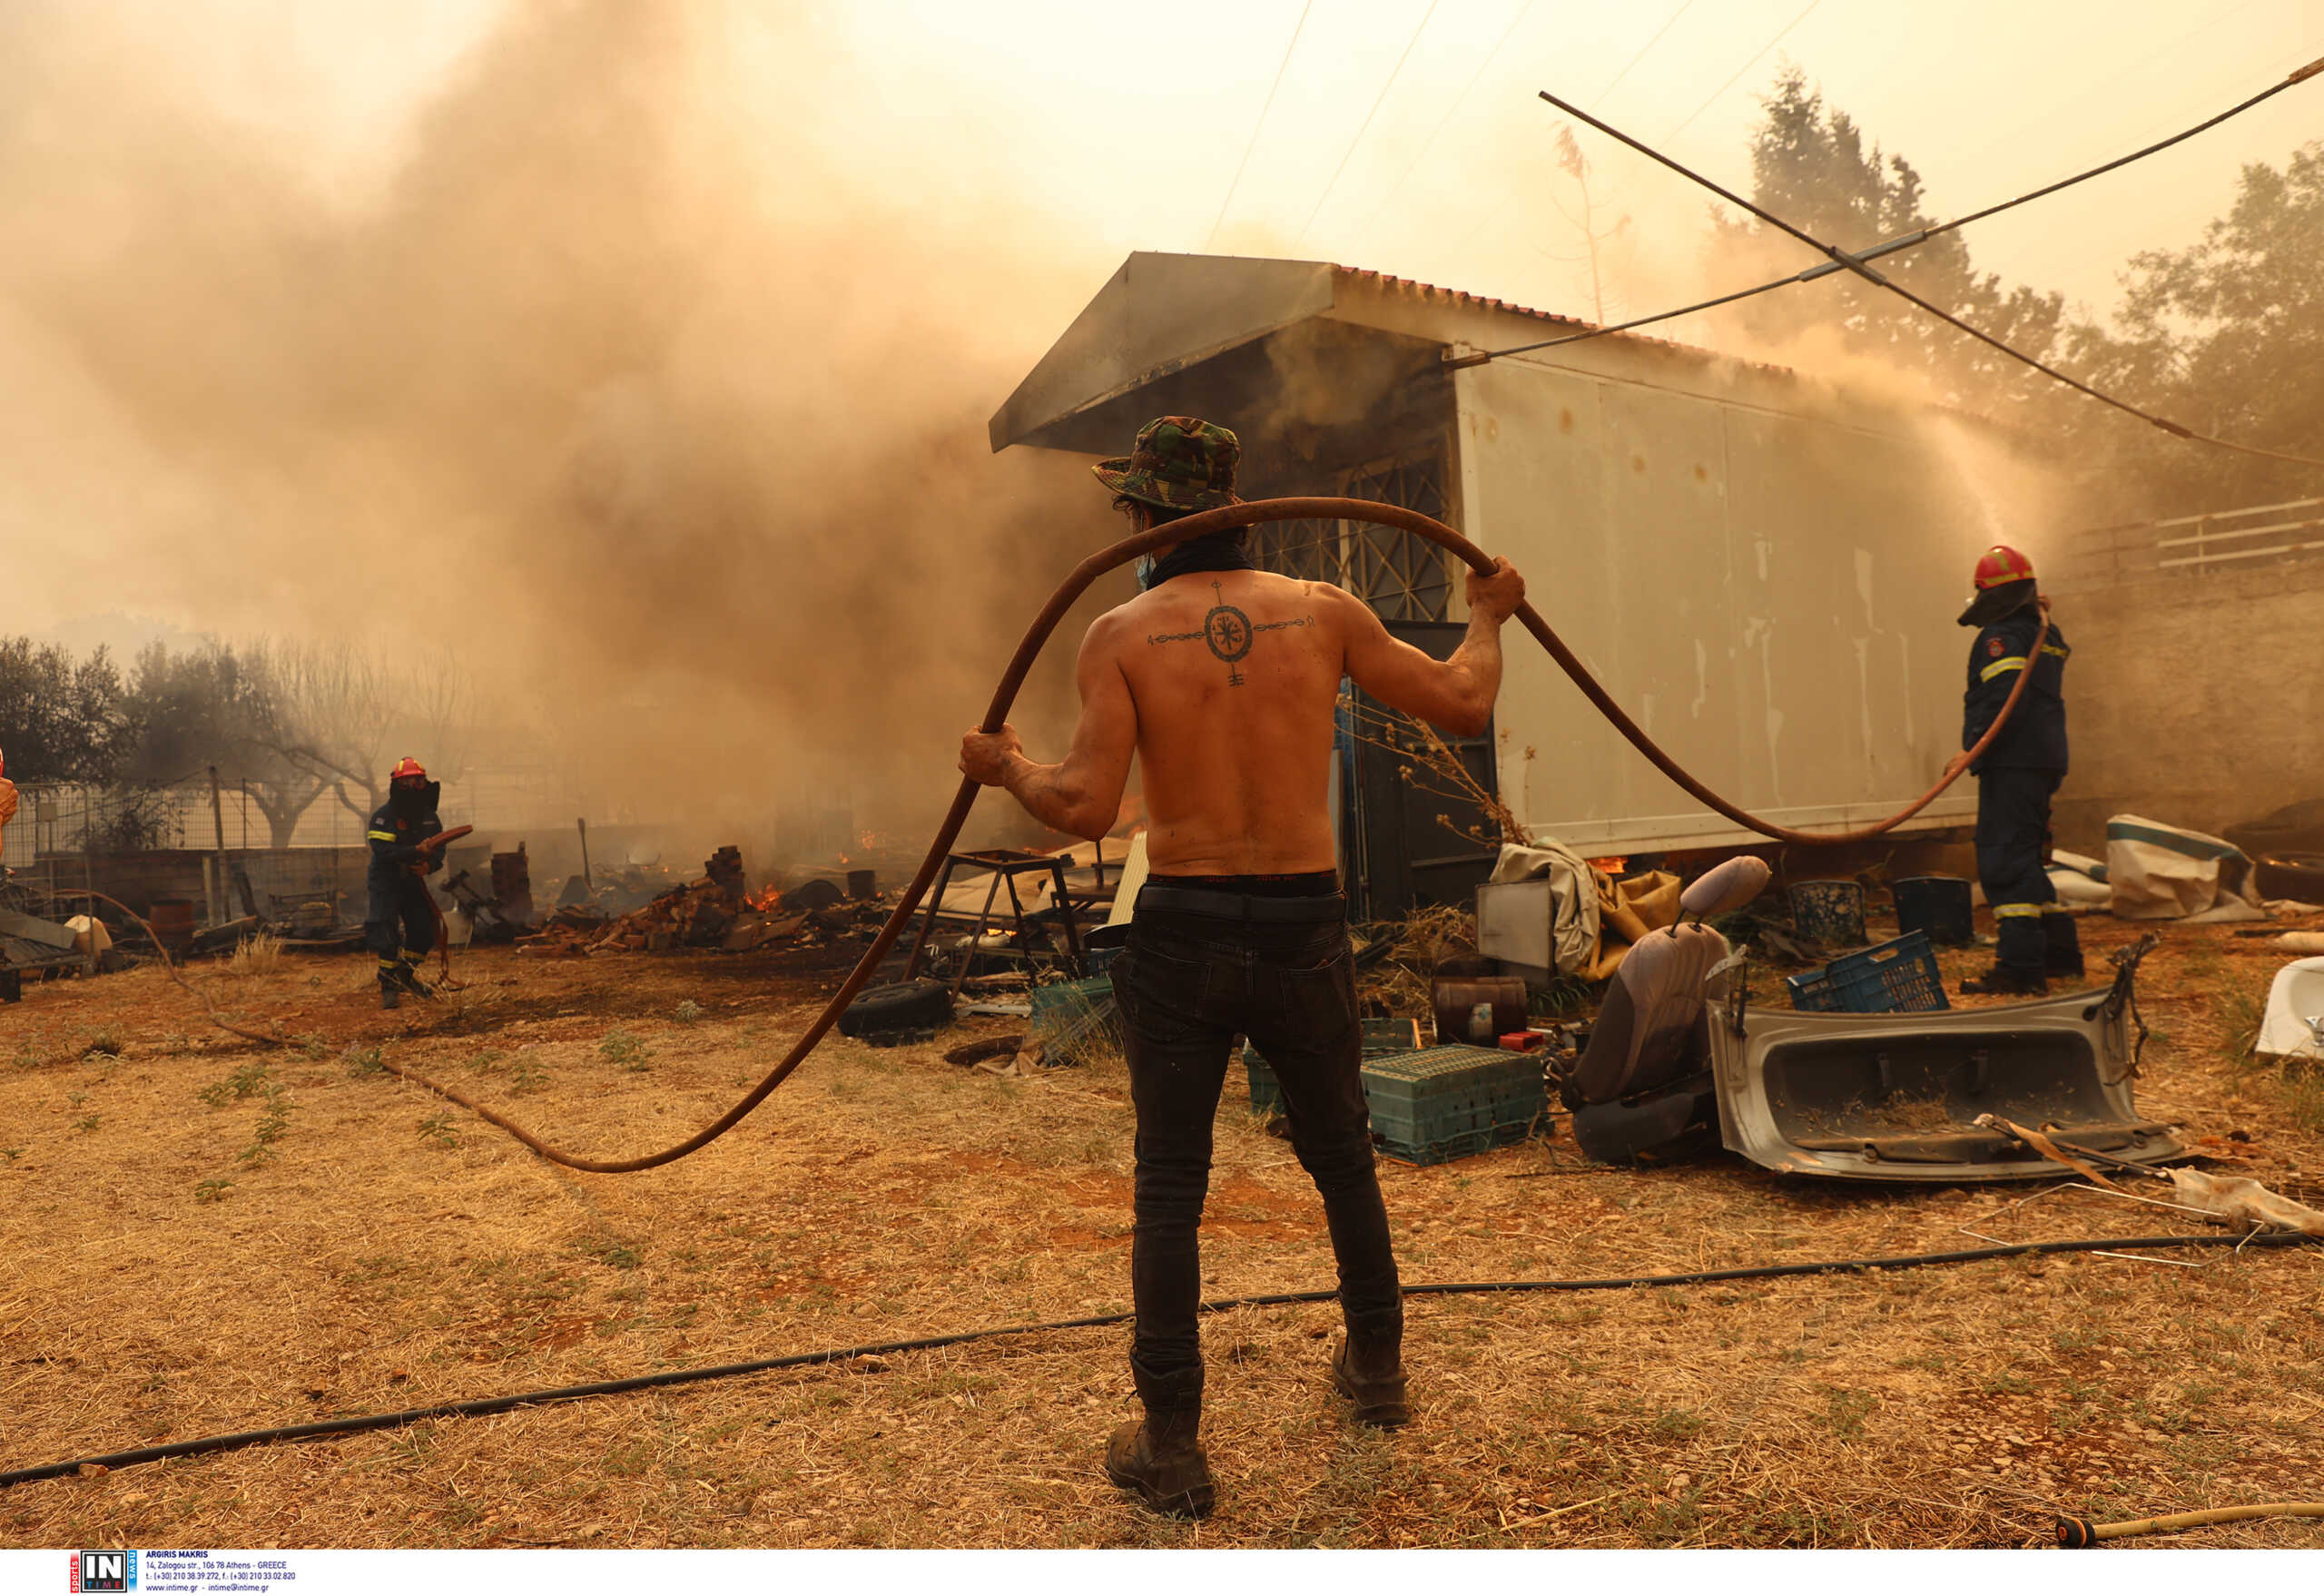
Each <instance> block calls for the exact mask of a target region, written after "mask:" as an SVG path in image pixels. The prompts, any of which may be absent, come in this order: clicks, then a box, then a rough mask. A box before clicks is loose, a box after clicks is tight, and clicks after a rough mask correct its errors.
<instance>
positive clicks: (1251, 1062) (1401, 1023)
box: [1243, 1020, 1420, 1114]
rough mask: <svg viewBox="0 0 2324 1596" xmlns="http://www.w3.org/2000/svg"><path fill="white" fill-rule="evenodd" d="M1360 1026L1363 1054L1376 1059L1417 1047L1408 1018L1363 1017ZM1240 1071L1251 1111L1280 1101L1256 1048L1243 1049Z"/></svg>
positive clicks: (1278, 1088)
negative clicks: (1248, 1087) (1249, 1096)
mask: <svg viewBox="0 0 2324 1596" xmlns="http://www.w3.org/2000/svg"><path fill="white" fill-rule="evenodd" d="M1360 1023H1361V1024H1362V1026H1363V1028H1364V1057H1365V1058H1367V1059H1377V1058H1382V1057H1384V1056H1385V1055H1388V1054H1391V1053H1411V1052H1416V1051H1418V1050H1419V1049H1420V1027H1419V1025H1418V1024H1416V1023H1415V1022H1414V1021H1413V1020H1363V1021H1360ZM1243 1073H1244V1076H1245V1077H1246V1079H1248V1081H1249V1082H1250V1090H1251V1112H1253V1113H1254V1114H1264V1113H1265V1112H1266V1111H1267V1110H1268V1109H1270V1108H1275V1107H1276V1106H1278V1105H1279V1104H1280V1103H1282V1101H1283V1087H1282V1085H1281V1083H1279V1082H1278V1081H1277V1080H1276V1079H1275V1071H1274V1070H1272V1069H1268V1068H1267V1061H1266V1059H1264V1058H1263V1057H1261V1056H1260V1053H1259V1050H1258V1049H1256V1048H1254V1047H1250V1046H1248V1045H1246V1046H1245V1048H1244V1049H1243Z"/></svg>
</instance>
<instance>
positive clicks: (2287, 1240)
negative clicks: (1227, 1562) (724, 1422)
mask: <svg viewBox="0 0 2324 1596" xmlns="http://www.w3.org/2000/svg"><path fill="white" fill-rule="evenodd" d="M2309 1239H2310V1238H2309V1237H2308V1236H2300V1235H2297V1234H2270V1235H2264V1236H2210V1235H2206V1236H2078V1237H2075V1238H2073V1239H2070V1240H2063V1241H2025V1242H2015V1243H2009V1244H2004V1245H2003V1246H1979V1247H1964V1248H1960V1249H1958V1250H1955V1251H1952V1252H1937V1253H1905V1254H1900V1255H1898V1256H1895V1257H1885V1258H1836V1259H1831V1260H1828V1261H1826V1262H1820V1263H1804V1264H1754V1265H1749V1266H1745V1267H1743V1268H1738V1269H1695V1270H1690V1271H1689V1272H1687V1273H1685V1274H1682V1275H1630V1276H1617V1277H1613V1278H1609V1279H1598V1280H1472V1281H1459V1282H1447V1283H1443V1284H1439V1285H1432V1286H1405V1287H1404V1295H1405V1296H1488V1295H1493V1294H1515V1293H1520V1292H1542V1291H1626V1290H1633V1289H1638V1288H1642V1287H1648V1286H1716V1285H1719V1284H1721V1283H1723V1282H1727V1281H1731V1280H1779V1279H1785V1278H1788V1277H1791V1276H1802V1275H1844V1274H1854V1273H1857V1272H1859V1271H1865V1270H1872V1269H1914V1268H1925V1267H1927V1266H1931V1265H1935V1264H1974V1263H1983V1262H1984V1261H1986V1260H1988V1259H1992V1258H2022V1257H2030V1256H2034V1255H2036V1254H2043V1253H2089V1252H2106V1251H2111V1250H2113V1249H2115V1248H2120V1247H2133V1246H2138V1247H2157V1246H2235V1247H2242V1246H2302V1245H2304V1244H2305V1243H2307V1242H2308V1241H2309ZM1338 1296H1339V1293H1338V1292H1336V1291H1285V1292H1276V1293H1274V1294H1272V1295H1269V1296H1230V1297H1220V1298H1218V1299H1216V1301H1212V1302H1206V1303H1205V1304H1203V1305H1202V1309H1203V1312H1205V1313H1206V1314H1218V1313H1225V1312H1226V1311H1227V1310H1228V1309H1230V1308H1258V1307H1280V1306H1285V1305H1291V1304H1298V1303H1320V1302H1333V1301H1335V1300H1337V1298H1338ZM1135 1316H1136V1315H1131V1314H1127V1313H1121V1314H1098V1315H1091V1316H1090V1317H1088V1318H1082V1319H1052V1320H1049V1322H1047V1323H1046V1324H1039V1325H998V1326H995V1327H993V1328H991V1329H987V1330H961V1331H957V1332H955V1333H953V1334H951V1335H922V1336H917V1337H914V1338H913V1339H911V1340H909V1341H881V1342H873V1343H872V1344H870V1345H864V1346H848V1347H837V1348H833V1349H831V1350H829V1351H824V1352H802V1353H793V1354H792V1355H790V1356H788V1357H779V1358H760V1359H757V1360H755V1361H753V1362H751V1363H746V1364H709V1365H706V1366H704V1367H702V1368H695V1369H669V1370H665V1371H664V1372H663V1373H661V1374H636V1375H633V1376H631V1377H630V1378H629V1379H626V1380H601V1381H598V1382H596V1384H589V1385H558V1386H553V1387H550V1388H549V1389H547V1390H544V1391H524V1392H518V1393H517V1394H514V1395H509V1396H483V1397H477V1398H474V1399H472V1400H470V1401H468V1402H447V1403H438V1404H436V1405H434V1406H432V1407H415V1408H406V1409H404V1410H402V1411H401V1412H399V1413H391V1414H362V1415H360V1416H359V1417H356V1418H348V1419H321V1420H318V1421H316V1422H314V1423H312V1424H283V1425H280V1426H278V1427H276V1428H274V1429H271V1430H243V1431H240V1432H237V1433H234V1434H231V1435H205V1436H202V1437H201V1438H199V1439H197V1440H193V1441H172V1442H170V1443H166V1444H163V1445H161V1446H140V1447H137V1448H135V1449H133V1450H132V1451H128V1452H111V1453H103V1454H102V1455H99V1456H95V1457H82V1458H74V1459H73V1460H72V1461H71V1462H69V1463H41V1464H39V1465H37V1466H35V1467H33V1468H25V1469H9V1470H7V1471H5V1473H0V1488H5V1487H7V1486H10V1485H22V1484H26V1483H30V1482H32V1481H34V1480H55V1479H62V1478H64V1476H66V1475H68V1474H77V1473H80V1472H81V1471H82V1470H84V1469H88V1470H92V1471H98V1470H112V1469H118V1468H126V1467H128V1466H130V1465H131V1464H133V1463H160V1462H162V1461H163V1460H165V1459H168V1458H173V1457H196V1456H200V1455H202V1454H203V1453H213V1452H233V1451H237V1450H239V1449H240V1448H241V1447H245V1446H266V1445H271V1444H273V1443H276V1442H281V1441H316V1440H321V1439H324V1438H326V1437H330V1436H334V1435H357V1434H360V1433H363V1432H365V1431H368V1430H392V1429H397V1428H399V1427H400V1426H402V1425H405V1424H418V1423H419V1421H421V1420H422V1419H458V1418H481V1417H483V1416H485V1415H487V1414H504V1413H508V1412H510V1411H512V1410H513V1409H516V1408H520V1407H537V1406H539V1405H540V1404H544V1403H551V1402H573V1401H577V1400H579V1399H581V1398H583V1397H590V1396H617V1395H620V1394H623V1393H625V1392H631V1391H652V1390H656V1389H659V1388H661V1387H663V1386H668V1385H694V1384H700V1383H702V1382H704V1381H706V1380H731V1379H734V1378H735V1377H736V1376H738V1375H742V1374H766V1373H768V1372H770V1371H772V1370H776V1369H798V1368H808V1367H812V1366H813V1365H815V1364H840V1363H846V1362H847V1361H849V1360H850V1359H852V1358H862V1357H878V1356H882V1355H886V1354H889V1353H899V1352H927V1351H931V1350H932V1349H934V1348H937V1347H943V1346H959V1345H962V1344H964V1343H967V1342H971V1341H989V1340H991V1339H992V1338H994V1337H996V1336H1001V1335H1039V1334H1041V1333H1044V1332H1048V1331H1057V1330H1096V1329H1102V1328H1104V1327H1106V1326H1108V1325H1127V1324H1128V1323H1129V1322H1130V1321H1131V1320H1132V1319H1133V1318H1134V1317H1135Z"/></svg>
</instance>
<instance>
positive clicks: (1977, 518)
mask: <svg viewBox="0 0 2324 1596" xmlns="http://www.w3.org/2000/svg"><path fill="white" fill-rule="evenodd" d="M1614 341H1615V340H1605V341H1604V342H1601V343H1599V344H1596V345H1583V346H1580V347H1581V348H1583V349H1587V350H1592V351H1593V360H1594V361H1596V362H1598V363H1599V364H1598V366H1597V369H1594V370H1592V371H1589V372H1582V371H1576V370H1570V369H1560V368H1558V367H1555V366H1551V365H1547V364H1533V363H1531V362H1530V361H1527V360H1501V361H1496V362H1494V363H1493V364H1492V365H1489V366H1483V367H1478V368H1473V369H1464V370H1462V371H1461V372H1459V373H1458V375H1457V378H1456V394H1457V397H1458V405H1459V413H1460V421H1459V448H1460V454H1461V501H1462V519H1463V521H1464V523H1465V526H1464V527H1463V530H1464V531H1466V533H1467V534H1468V536H1469V537H1472V539H1474V540H1475V541H1476V542H1478V543H1479V544H1481V545H1482V547H1486V548H1488V549H1491V550H1492V551H1494V552H1496V553H1505V554H1506V555H1508V556H1509V557H1510V558H1511V559H1512V560H1513V561H1515V562H1516V563H1517V564H1518V565H1519V566H1520V567H1521V568H1522V569H1523V570H1524V571H1525V573H1526V577H1527V582H1528V586H1529V588H1530V591H1531V596H1532V598H1533V601H1534V604H1535V606H1536V607H1537V608H1538V609H1540V610H1541V613H1542V615H1543V616H1544V617H1545V618H1546V619H1547V620H1548V621H1549V622H1550V624H1551V626H1554V627H1556V628H1557V629H1558V630H1559V632H1560V633H1561V635H1563V636H1564V637H1565V638H1566V639H1567V641H1568V642H1569V643H1571V645H1573V647H1574V648H1575V650H1576V652H1577V653H1579V654H1580V655H1581V656H1582V658H1583V660H1584V661H1585V662H1586V663H1587V664H1588V665H1590V668H1591V669H1592V671H1593V672H1595V673H1596V674H1597V675H1598V676H1599V679H1600V681H1601V682H1603V683H1604V684H1605V685H1606V686H1607V687H1608V689H1609V690H1610V692H1612V693H1613V695H1615V697H1616V698H1617V699H1618V700H1619V701H1620V702H1621V703H1622V704H1624V705H1625V706H1627V707H1628V708H1629V710H1630V714H1632V715H1633V716H1634V717H1635V718H1637V719H1638V720H1639V722H1640V724H1642V725H1643V726H1644V727H1645V728H1646V729H1647V730H1648V731H1649V733H1650V734H1653V735H1654V736H1655V738H1656V740H1657V741H1659V742H1660V743H1661V744H1663V746H1664V747H1665V748H1666V749H1667V750H1668V751H1669V753H1670V754H1672V755H1673V756H1674V757H1675V758H1676V759H1677V760H1678V761H1679V763H1680V764H1683V765H1685V766H1687V767H1688V768H1689V770H1690V771H1692V772H1693V773H1695V774H1696V775H1697V776H1698V777H1699V778H1700V779H1702V780H1703V781H1704V782H1706V783H1708V784H1709V786H1710V787H1711V788H1712V789H1713V790H1715V791H1717V792H1719V793H1722V794H1723V795H1725V796H1727V797H1728V798H1730V799H1733V800H1735V801H1736V802H1738V803H1741V804H1743V805H1744V806H1745V807H1747V808H1749V809H1751V810H1753V811H1755V812H1757V813H1760V814H1763V815H1765V816H1768V818H1771V819H1774V820H1777V821H1779V822H1782V823H1789V824H1795V825H1814V824H1825V823H1830V824H1859V823H1865V822H1867V821H1870V820H1874V819H1876V818H1879V817H1881V816H1884V815H1886V814H1887V813H1891V812H1893V811H1894V810H1896V809H1897V808H1900V807H1902V806H1903V805H1904V804H1905V803H1907V802H1909V801H1910V800H1911V799H1912V798H1914V797H1916V796H1918V795H1919V793H1921V792H1922V791H1923V790H1924V789H1925V787H1927V785H1928V784H1929V783H1931V782H1933V781H1935V778H1936V776H1937V775H1938V773H1940V772H1941V771H1942V769H1943V767H1944V764H1945V760H1946V758H1947V757H1948V756H1949V755H1950V754H1952V753H1953V752H1954V750H1955V748H1956V747H1958V745H1959V734H1960V714H1961V690H1962V670H1963V660H1964V659H1965V645H1966V636H1967V635H1966V634H1965V633H1964V632H1962V631H1961V630H1960V628H1959V627H1957V626H1955V624H1954V616H1955V614H1956V613H1957V611H1958V609H1959V606H1960V603H1961V598H1962V593H1963V589H1964V587H1965V582H1966V573H1967V571H1968V569H1969V567H1970V565H1971V564H1972V563H1973V562H1974V558H1975V557H1976V553H1977V551H1978V550H1979V549H1980V548H1982V547H1984V545H1985V544H1987V543H1988V542H1991V541H1992V540H1993V539H1994V537H1996V536H1999V535H2001V534H2003V533H2004V532H2006V530H2007V528H1996V527H1992V526H1991V525H1990V524H1989V523H1988V522H1987V521H1986V519H1985V518H1984V514H1983V512H1981V511H1980V510H1979V509H1978V508H1977V507H1976V506H1975V505H1974V503H1973V502H1971V501H1970V499H1969V498H1968V497H1967V496H1966V495H1965V492H1964V490H1963V484H1962V483H1961V481H1960V480H1959V479H1958V477H1957V474H1956V473H1955V471H1954V470H1953V468H1951V467H1950V466H1949V465H1947V464H1946V463H1945V461H1944V459H1942V458H1939V457H1938V456H1937V455H1935V453H1933V452H1932V451H1931V450H1930V449H1929V448H1927V447H1925V445H1924V443H1923V441H1922V440H1921V437H1920V435H1919V434H1917V433H1915V432H1914V431H1913V430H1911V429H1910V427H1909V424H1908V423H1907V421H1906V420H1905V419H1904V418H1902V417H1899V416H1897V415H1896V412H1894V411H1887V412H1883V411H1880V410H1877V409H1856V410H1854V411H1852V412H1846V413H1851V414H1854V415H1856V416H1859V417H1862V418H1865V419H1866V423H1868V424H1856V425H1851V424H1848V423H1846V422H1845V421H1842V420H1839V419H1834V418H1835V417H1836V416H1837V414H1839V413H1843V412H1840V411H1838V409H1837V407H1820V406H1819V407H1817V409H1820V410H1821V411H1822V413H1821V414H1820V415H1815V416H1811V415H1807V414H1801V413H1798V412H1797V411H1796V410H1787V409H1775V408H1772V407H1769V406H1767V405H1765V404H1763V403H1755V402H1751V400H1752V399H1756V398H1758V396H1757V395H1756V394H1753V393H1752V392H1751V391H1750V389H1751V386H1752V385H1750V384H1748V383H1745V384H1741V385H1738V388H1737V389H1730V390H1728V391H1729V392H1730V393H1731V394H1734V395H1735V396H1736V397H1722V396H1721V395H1720V394H1719V393H1718V391H1717V389H1716V385H1705V388H1697V389H1695V390H1694V391H1679V390H1675V389H1671V388H1669V387H1665V386H1661V385H1659V384H1657V383H1654V382H1651V381H1645V380H1625V379H1623V378H1622V377H1621V376H1620V372H1619V369H1611V370H1610V369H1608V367H1607V365H1606V362H1607V361H1609V360H1610V358H1611V354H1612V351H1611V350H1610V349H1609V345H1611V344H1613V343H1614ZM1641 369H1642V370H1646V371H1648V372H1649V374H1651V367H1650V365H1648V364H1646V363H1644V362H1642V363H1641ZM1706 388H1708V389H1709V391H1706ZM1803 408H1805V407H1803ZM1883 423H1885V424H1883ZM1507 655H1508V662H1509V663H1508V665H1507V670H1506V675H1505V677H1504V682H1503V686H1502V698H1501V707H1500V711H1499V724H1500V726H1501V728H1502V731H1503V732H1504V733H1505V734H1507V735H1506V738H1505V741H1504V744H1503V748H1502V793H1503V795H1504V796H1505V797H1507V798H1508V799H1509V800H1510V801H1511V803H1512V807H1514V808H1515V809H1516V810H1517V813H1518V814H1519V816H1520V818H1521V819H1522V820H1523V821H1524V822H1525V823H1527V825H1528V826H1529V827H1531V828H1533V829H1535V830H1536V831H1537V832H1546V833H1548V834H1552V835H1555V836H1557V837H1559V838H1560V839H1561V840H1563V841H1565V842H1569V843H1571V844H1572V845H1575V846H1581V847H1585V848H1602V849H1605V850H1607V851H1609V852H1611V851H1616V850H1629V851H1636V850H1639V849H1643V848H1648V847H1663V848H1669V847H1684V846H1701V845H1706V844H1709V843H1718V842H1730V841H1731V842H1743V841H1747V840H1748V837H1749V833H1747V832H1743V831H1741V830H1739V829H1738V828H1737V827H1735V826H1733V825H1732V824H1731V823H1728V822H1727V821H1725V820H1723V819H1721V818H1719V817H1718V816H1717V815H1715V814H1712V813H1708V812H1705V811H1703V810H1701V809H1700V807H1699V805H1698V804H1696V803H1695V802H1694V801H1693V800H1691V799H1689V798H1688V797H1687V796H1686V795H1685V794H1684V793H1681V792H1680V791H1679V789H1678V788H1676V787H1675V786H1673V785H1672V784H1671V783H1669V781H1668V780H1667V779H1666V778H1665V777H1664V776H1662V775H1661V774H1660V773H1659V772H1657V771H1656V770H1655V769H1654V768H1653V767H1652V766H1650V765H1649V764H1647V763H1646V762H1645V761H1644V760H1643V759H1642V758H1641V757H1640V755H1639V754H1637V753H1636V752H1634V751H1633V750H1632V749H1631V748H1630V746H1629V744H1627V743H1625V742H1623V741H1622V739H1621V737H1620V734H1618V733H1616V732H1615V731H1614V730H1613V729H1612V728H1611V727H1610V726H1608V725H1607V724H1605V723H1604V722H1603V721H1602V720H1601V719H1600V717H1599V715H1598V714H1597V713H1596V712H1595V711H1594V710H1593V709H1591V708H1590V705H1589V704H1588V703H1587V702H1586V701H1585V700H1584V699H1583V698H1582V697H1581V695H1580V693H1579V692H1578V691H1576V690H1575V689H1574V688H1573V686H1572V685H1571V684H1570V683H1569V682H1568V681H1567V680H1566V678H1565V676H1564V675H1563V674H1562V673H1561V672H1560V671H1559V670H1558V669H1557V667H1556V665H1554V664H1552V663H1551V661H1550V659H1549V658H1548V656H1547V655H1545V654H1544V653H1543V652H1542V651H1541V649H1540V648H1539V647H1537V646H1536V645H1534V644H1533V643H1532V642H1531V640H1530V639H1528V638H1524V637H1521V636H1519V635H1516V633H1515V632H1514V631H1513V630H1512V633H1511V634H1510V635H1509V639H1508V645H1507ZM1529 744H1530V745H1531V746H1532V748H1533V749H1534V750H1535V754H1536V757H1535V758H1534V759H1533V760H1531V762H1528V761H1527V760H1525V758H1524V757H1523V751H1524V749H1525V748H1526V746H1527V745H1529ZM1973 813H1974V795H1973V793H1972V792H1971V791H1970V790H1967V789H1964V790H1963V792H1962V793H1961V794H1960V795H1959V796H1955V795H1954V794H1951V793H1948V794H1947V795H1946V796H1945V798H1944V799H1942V800H1940V801H1939V802H1938V803H1936V804H1935V805H1933V806H1932V807H1931V809H1930V810H1928V811H1926V812H1925V814H1924V818H1923V819H1922V820H1921V821H1919V822H1917V823H1916V824H1917V825H1922V826H1934V825H1947V824H1960V823H1963V822H1964V821H1965V820H1966V819H1968V818H1969V817H1970V816H1971V815H1972V814H1973Z"/></svg>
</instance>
